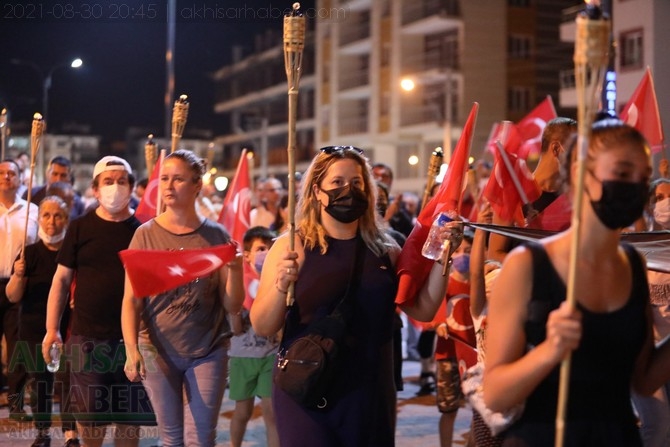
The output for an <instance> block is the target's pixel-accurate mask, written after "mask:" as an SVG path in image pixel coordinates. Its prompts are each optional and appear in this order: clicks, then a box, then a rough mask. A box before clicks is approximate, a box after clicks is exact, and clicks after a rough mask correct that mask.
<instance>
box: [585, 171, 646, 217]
mask: <svg viewBox="0 0 670 447" xmlns="http://www.w3.org/2000/svg"><path fill="white" fill-rule="evenodd" d="M594 178H595V177H594ZM596 180H597V179H596ZM600 184H601V185H602V190H603V193H602V197H600V200H591V207H592V208H593V211H594V212H595V213H596V216H598V219H600V221H601V222H602V223H603V225H605V226H606V227H607V228H609V229H611V230H618V229H620V228H626V227H627V226H629V225H632V224H633V222H635V221H636V220H637V219H638V218H639V217H640V216H641V215H642V212H643V211H644V206H645V204H646V203H647V194H648V191H649V185H648V184H647V182H637V183H631V182H621V181H614V180H605V181H600Z"/></svg>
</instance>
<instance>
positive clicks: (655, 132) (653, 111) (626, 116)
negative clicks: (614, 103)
mask: <svg viewBox="0 0 670 447" xmlns="http://www.w3.org/2000/svg"><path fill="white" fill-rule="evenodd" d="M621 121H623V122H625V123H626V124H628V125H629V126H632V127H634V128H636V129H637V130H639V131H640V132H641V133H642V135H644V137H645V138H646V139H647V141H648V142H649V145H650V146H651V152H652V153H654V154H656V153H658V152H660V151H661V150H663V147H664V140H665V136H664V135H663V125H662V124H661V114H660V113H659V111H658V101H657V99H656V91H655V89H654V78H652V77H651V70H650V69H649V67H647V71H646V72H645V74H644V76H643V77H642V80H641V81H640V83H639V84H638V86H637V88H636V89H635V92H633V96H631V97H630V100H628V104H626V105H625V106H624V108H623V110H622V111H621Z"/></svg>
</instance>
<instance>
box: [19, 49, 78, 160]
mask: <svg viewBox="0 0 670 447" xmlns="http://www.w3.org/2000/svg"><path fill="white" fill-rule="evenodd" d="M10 62H11V63H12V64H14V65H25V66H27V67H30V68H32V69H33V70H35V71H36V72H37V73H38V74H39V76H40V77H41V78H42V117H43V120H44V122H45V123H46V126H45V132H44V133H45V134H46V133H47V132H46V131H47V130H48V124H49V121H48V120H49V90H50V89H51V83H52V78H53V74H54V72H55V71H56V70H58V69H61V68H66V67H70V68H79V67H81V66H82V65H83V64H84V62H83V61H82V60H81V59H80V58H76V59H73V60H72V61H71V62H69V63H63V64H58V65H54V66H52V67H50V68H49V69H48V70H44V69H42V67H40V66H39V65H37V64H36V63H34V62H31V61H26V60H23V59H11V60H10ZM39 154H40V157H39V171H38V172H43V171H44V167H45V166H44V165H45V155H46V148H43V149H42V151H40V153H39Z"/></svg>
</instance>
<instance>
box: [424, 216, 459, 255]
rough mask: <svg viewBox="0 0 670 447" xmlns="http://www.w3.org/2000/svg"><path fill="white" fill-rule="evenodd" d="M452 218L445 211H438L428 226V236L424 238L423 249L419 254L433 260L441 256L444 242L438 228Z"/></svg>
mask: <svg viewBox="0 0 670 447" xmlns="http://www.w3.org/2000/svg"><path fill="white" fill-rule="evenodd" d="M452 220H453V219H452V218H451V217H450V216H449V215H448V214H447V213H440V214H438V215H437V216H436V217H435V220H434V221H433V225H431V227H430V232H429V233H428V237H427V238H426V242H425V243H424V244H423V249H422V250H421V254H422V255H423V256H424V257H426V258H428V259H432V260H434V261H436V260H438V259H440V258H442V253H443V252H444V242H443V241H442V238H441V237H440V228H441V227H443V226H445V225H446V224H447V222H451V221H452Z"/></svg>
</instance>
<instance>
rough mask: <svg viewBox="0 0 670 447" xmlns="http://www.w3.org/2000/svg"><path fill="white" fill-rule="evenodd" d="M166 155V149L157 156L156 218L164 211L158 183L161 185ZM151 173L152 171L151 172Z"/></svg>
mask: <svg viewBox="0 0 670 447" xmlns="http://www.w3.org/2000/svg"><path fill="white" fill-rule="evenodd" d="M166 153H167V150H166V149H161V152H160V155H159V156H158V166H159V168H158V169H159V172H158V185H159V186H158V188H156V217H158V216H160V214H161V213H162V212H163V211H165V210H164V209H163V196H162V194H161V188H160V183H161V175H162V174H163V161H164V160H165V154H166ZM152 172H153V171H152Z"/></svg>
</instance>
